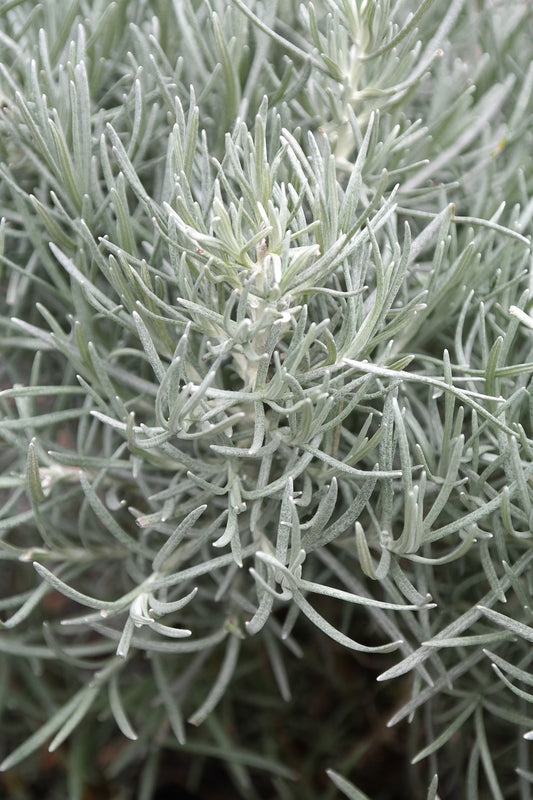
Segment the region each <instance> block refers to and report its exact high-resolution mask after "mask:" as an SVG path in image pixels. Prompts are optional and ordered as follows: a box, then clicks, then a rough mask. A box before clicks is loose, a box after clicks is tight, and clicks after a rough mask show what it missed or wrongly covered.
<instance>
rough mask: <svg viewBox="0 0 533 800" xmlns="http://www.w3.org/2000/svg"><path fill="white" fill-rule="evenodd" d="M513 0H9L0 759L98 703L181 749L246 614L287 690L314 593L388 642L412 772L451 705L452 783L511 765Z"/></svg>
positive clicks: (521, 114) (532, 172)
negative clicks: (16, 688)
mask: <svg viewBox="0 0 533 800" xmlns="http://www.w3.org/2000/svg"><path fill="white" fill-rule="evenodd" d="M532 25H533V13H532V9H531V5H530V4H529V3H527V2H526V1H525V0H524V1H523V2H521V1H520V0H518V1H517V2H515V3H512V4H508V3H505V2H498V0H485V2H479V3H469V2H465V0H454V1H453V2H451V3H446V4H443V3H440V2H436V0H434V1H433V2H431V0H425V1H424V2H422V3H417V2H410V3H401V2H397V3H395V2H389V1H388V0H382V2H366V1H365V0H362V1H361V0H316V2H313V3H307V2H306V3H304V4H302V5H301V6H300V5H299V4H297V3H295V2H289V3H284V2H281V0H280V2H277V3H276V2H259V0H257V1H255V0H232V1H231V2H225V1H224V0H211V2H210V3H207V2H205V3H202V2H196V0H175V1H174V2H173V3H161V2H156V0H143V1H142V2H137V3H135V2H133V3H132V2H126V0H117V1H116V2H113V3H104V2H92V3H90V2H84V0H74V1H73V2H66V0H61V2H58V1H57V0H45V2H43V3H42V4H40V5H38V6H34V4H32V3H29V2H25V0H19V1H18V2H7V3H6V2H4V3H3V5H2V6H0V50H1V58H0V90H1V94H2V113H1V120H0V126H1V138H0V155H1V159H2V160H1V164H0V174H1V181H2V183H1V188H0V193H1V194H0V197H1V213H2V214H3V217H4V219H3V222H2V229H1V230H2V243H3V253H4V255H3V257H2V261H1V273H0V276H1V277H0V280H1V282H2V293H3V298H2V301H1V302H2V318H1V320H0V333H1V337H2V338H1V347H2V353H3V355H2V364H1V374H2V377H1V380H2V387H1V388H2V391H1V392H0V404H1V415H2V416H1V419H0V437H1V442H2V449H1V450H0V459H1V465H2V476H1V477H0V490H1V493H2V495H1V497H2V511H1V517H0V532H1V551H0V555H1V558H2V562H1V563H2V566H1V568H0V569H1V571H2V574H3V579H2V585H3V589H2V592H3V596H2V599H1V601H0V607H1V608H2V610H3V613H2V619H3V623H2V628H3V630H2V632H1V634H0V655H1V659H2V662H1V664H2V666H1V669H2V675H3V676H4V681H5V685H6V686H8V685H9V683H10V681H11V680H13V677H12V676H13V673H14V672H18V671H20V675H19V677H18V678H17V680H18V681H22V682H23V684H24V686H25V687H26V688H25V690H27V691H29V692H31V693H33V696H35V697H38V698H39V703H40V704H41V707H42V711H41V712H39V713H37V714H36V713H35V712H34V711H33V712H32V713H29V712H28V711H26V712H24V710H22V713H26V716H27V717H28V718H29V720H30V722H33V730H34V732H33V733H32V734H31V736H30V738H25V739H24V740H23V743H22V744H20V745H19V746H18V747H16V748H15V749H14V751H13V752H11V753H10V754H9V755H7V754H6V758H5V761H4V763H3V768H4V769H7V768H9V767H10V766H13V765H14V764H16V763H17V762H18V761H20V760H21V759H22V758H24V757H26V756H27V755H29V754H30V753H31V752H33V751H34V750H35V749H36V748H37V747H39V746H41V745H42V744H44V743H49V745H50V748H51V749H55V748H56V747H58V746H59V745H60V744H61V743H62V742H63V741H64V740H65V739H66V737H67V736H68V735H69V734H70V733H71V732H72V731H73V730H74V729H75V728H77V726H78V725H80V726H81V728H83V726H89V722H88V720H89V719H91V718H95V717H96V716H98V718H100V719H101V720H107V719H113V718H114V720H115V722H116V724H117V725H118V728H120V730H121V731H122V733H123V734H124V735H125V736H126V737H129V738H130V739H132V740H134V744H132V745H131V751H127V753H129V755H126V756H123V761H124V763H126V762H127V761H128V759H132V758H138V757H140V756H142V757H144V756H145V755H146V753H148V751H149V749H150V748H149V745H150V742H151V740H152V739H153V737H154V736H156V735H158V736H168V735H169V734H166V733H165V731H166V728H165V725H166V726H169V730H170V731H171V732H172V734H173V736H175V737H176V739H177V740H178V742H180V743H181V744H182V745H183V746H184V747H186V746H187V745H186V739H187V737H186V725H185V722H184V719H185V718H187V719H188V720H189V722H190V723H192V724H193V725H199V724H200V723H202V722H203V721H204V720H210V719H214V718H215V716H216V712H215V715H214V716H210V715H211V712H213V711H214V709H215V707H217V705H218V704H219V702H220V701H221V698H222V697H223V696H224V694H225V692H226V690H227V689H228V687H230V686H232V684H233V683H234V682H235V681H237V680H238V675H239V670H242V669H243V666H242V665H243V663H244V664H246V657H247V656H246V653H247V652H249V650H248V649H247V648H248V640H249V639H250V638H253V637H257V638H258V639H261V641H262V646H263V647H264V651H265V653H266V655H267V657H268V659H269V661H270V663H271V666H272V669H273V673H274V675H275V678H276V680H277V683H278V685H279V690H280V693H281V695H282V697H283V698H284V699H286V700H288V699H289V698H290V691H291V689H290V681H289V678H288V673H290V662H291V661H292V660H293V659H294V657H295V655H298V654H299V652H300V645H299V642H298V635H299V631H300V630H302V626H301V624H300V621H299V618H301V617H305V618H307V619H308V620H310V621H311V622H312V623H313V624H314V625H315V626H316V627H317V628H318V629H319V632H320V634H319V635H325V636H328V637H331V638H332V639H333V640H335V641H336V642H337V643H339V644H341V645H343V646H345V647H346V648H349V649H352V650H355V651H361V652H366V653H375V654H380V653H390V652H392V651H394V657H393V660H392V661H391V660H390V658H391V657H390V656H389V657H388V659H387V663H388V664H392V666H390V667H389V668H388V669H387V670H386V671H385V672H384V673H383V674H382V675H381V676H380V677H381V679H386V678H399V676H401V675H404V674H406V673H410V674H411V676H412V681H411V683H410V684H409V685H410V687H411V688H410V689H409V696H408V697H407V699H406V700H405V702H404V703H403V704H402V705H401V707H400V708H398V710H397V712H396V713H395V715H394V719H393V720H392V722H393V723H394V722H398V721H400V720H402V719H404V718H409V719H412V718H414V720H415V722H414V723H413V724H418V725H419V726H420V731H421V733H420V734H419V735H418V736H417V737H414V738H415V739H416V747H417V750H418V752H417V751H416V750H415V751H413V753H412V756H413V761H414V762H415V763H418V762H419V761H421V762H422V763H423V764H429V768H428V772H427V773H425V772H424V773H422V775H423V776H424V777H423V781H425V782H426V784H427V780H429V779H430V778H431V776H432V775H433V774H435V773H437V772H438V771H439V765H440V759H441V758H443V759H444V761H443V763H444V764H446V755H445V753H446V748H447V747H449V746H450V743H453V737H454V734H456V732H457V731H461V737H462V742H463V750H462V752H461V756H462V758H463V759H464V762H462V766H461V764H459V766H457V770H458V775H459V780H460V779H463V780H464V782H465V785H466V789H465V791H466V795H465V796H467V797H468V798H472V799H473V798H477V797H478V796H481V795H479V794H478V792H480V791H488V792H489V795H490V796H491V797H494V798H503V797H505V798H511V797H520V798H529V797H530V783H531V781H532V780H533V777H532V773H531V771H530V766H529V760H528V747H527V746H525V745H524V739H523V738H522V737H523V735H524V734H525V736H526V740H527V738H528V737H529V736H530V734H529V733H528V731H529V730H530V729H532V728H533V713H532V711H531V709H530V703H531V701H532V699H533V697H532V695H531V692H530V691H528V687H530V686H531V683H532V682H533V676H532V673H531V666H530V664H531V660H532V655H531V646H530V643H531V640H532V639H533V624H532V623H533V619H532V610H531V605H530V595H531V591H532V585H531V565H532V559H533V549H532V546H531V545H532V542H533V534H532V521H533V491H532V481H533V429H532V422H533V419H532V412H533V404H532V395H531V390H530V377H531V372H532V369H533V352H532V337H531V328H532V327H533V325H532V323H531V322H530V320H531V317H530V316H529V313H528V311H529V309H530V305H531V273H530V266H531V256H530V252H529V248H528V245H529V240H528V237H527V234H528V230H529V229H530V225H531V218H532V216H533V203H532V201H531V199H530V198H531V194H532V189H533V169H532V162H531V147H532V135H531V119H532V116H531V114H532V99H531V92H532V89H533V70H532V69H531V67H530V66H529V65H530V62H531V58H532V46H531V30H532ZM528 26H529V33H528ZM32 564H33V566H32ZM56 593H59V596H62V597H63V598H64V599H63V601H61V602H59V601H56V604H55V605H54V603H53V602H52V600H53V598H57V596H58V595H57V594H56ZM324 597H327V598H330V600H333V601H334V602H333V603H330V602H328V603H327V604H324V602H323V598H324ZM357 606H362V607H364V609H363V613H360V611H358V610H357ZM56 607H57V608H58V610H57V611H56V610H55V609H56ZM333 608H338V609H339V610H338V616H337V617H336V620H334V621H333V622H332V621H331V620H330V619H328V616H327V614H325V613H324V611H323V609H328V610H330V609H333ZM367 620H368V622H367ZM370 621H371V622H372V624H370ZM146 654H148V655H149V659H148V660H147V659H146V658H145V655H146ZM375 658H376V664H377V665H378V664H382V663H385V662H383V660H382V659H383V656H381V655H376V656H375ZM213 659H214V661H213ZM217 659H218V661H219V662H220V663H219V666H217V667H216V668H215V670H214V671H213V670H212V669H211V668H208V666H206V665H209V664H212V663H217ZM49 662H54V663H58V664H63V668H64V670H65V674H66V675H68V676H69V677H68V680H67V679H65V681H64V682H63V683H62V684H61V688H59V687H58V685H57V680H56V679H52V678H50V686H49V687H47V685H46V680H47V678H46V676H47V674H48V672H49V669H50V665H49ZM21 665H23V666H21ZM41 674H42V676H43V677H42V678H41V677H39V676H40V675H41ZM52 674H53V670H52ZM52 684H53V688H52ZM524 687H525V688H524ZM139 697H143V698H149V699H148V700H146V703H147V704H148V705H149V706H150V708H149V710H148V712H147V710H146V709H145V708H144V707H143V706H144V701H143V703H139ZM4 703H6V705H7V708H8V710H9V708H10V701H9V698H8V695H7V694H6V693H5V697H4ZM19 713H20V710H19ZM183 715H184V716H183ZM45 720H46V721H45ZM102 724H103V723H102ZM40 725H41V727H39V726H40ZM213 725H214V723H213ZM106 730H110V728H106ZM26 732H27V728H26ZM17 735H18V734H17ZM108 735H111V733H109V734H108ZM20 737H22V731H21V732H20ZM161 741H163V739H161ZM82 746H83V745H82ZM225 748H226V749H225ZM217 752H218V753H219V755H222V757H224V758H227V760H228V762H231V761H232V758H233V759H234V757H235V754H234V753H233V751H232V750H231V748H229V746H228V745H226V744H224V741H223V739H222V740H221V739H220V737H219V750H218V751H217ZM451 752H455V751H453V750H452V751H451ZM443 754H444V755H443ZM241 755H242V754H241ZM335 757H336V754H335V753H331V762H330V763H332V764H334V765H335V766H337V765H336V764H335ZM454 757H456V756H454ZM73 758H74V757H73ZM250 758H251V757H250V756H249V755H248V759H250ZM256 759H257V760H256V762H253V763H252V761H253V759H252V761H250V762H249V763H248V762H247V760H246V758H244V761H243V763H244V767H242V768H241V769H240V771H239V770H238V769H237V768H236V767H235V768H234V774H233V778H234V780H235V783H236V785H237V787H238V788H239V790H240V791H241V790H242V791H243V792H245V793H248V794H247V796H251V795H250V794H249V792H250V791H251V789H250V784H249V778H248V777H247V775H248V773H247V772H246V768H247V767H250V766H259V767H262V768H264V769H266V770H269V771H271V772H272V774H273V775H274V779H275V780H276V781H277V782H278V783H277V784H276V785H277V786H278V787H281V788H279V791H280V792H284V794H280V796H283V797H290V796H292V795H291V791H292V790H291V789H290V786H291V784H290V780H289V773H288V771H287V769H286V768H285V767H284V766H283V765H282V764H281V763H279V762H276V761H274V760H271V759H270V755H269V754H265V753H263V754H256ZM423 759H426V760H425V761H422V760H423ZM74 764H75V762H74ZM515 767H517V768H518V776H516V775H514V777H513V770H514V768H515ZM117 769H119V767H118V768H117ZM150 770H152V771H153V766H151V762H150V761H148V767H147V772H146V774H147V775H148V777H146V779H145V781H144V783H143V785H142V787H141V796H143V797H148V796H149V794H150V781H151V778H150V774H151V773H150ZM461 770H463V771H462V772H461ZM72 772H73V774H75V773H76V769H75V766H74V767H73V768H72ZM331 775H332V778H333V779H334V781H335V785H336V786H337V787H338V788H340V789H341V790H344V791H345V792H347V793H348V796H354V797H356V796H357V797H358V796H359V794H358V790H355V789H354V790H352V789H350V788H349V786H348V784H347V782H346V781H345V780H344V779H343V778H341V777H340V776H339V775H338V774H337V773H331ZM465 776H466V777H465ZM426 777H427V780H426ZM71 780H72V781H73V784H72V787H71V793H72V797H73V798H74V797H78V796H80V795H79V792H80V791H81V789H80V785H79V784H76V778H75V777H74V778H72V779H71ZM247 781H248V782H247ZM431 787H433V788H431ZM431 787H430V790H429V793H428V797H436V796H437V795H436V787H437V784H436V779H435V780H434V781H433V782H432V784H431ZM480 787H482V788H480ZM352 791H353V792H354V794H353V795H350V794H349V792H352ZM76 792H78V794H76ZM143 793H144V794H143ZM489 795H483V796H489ZM322 796H324V795H322Z"/></svg>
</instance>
